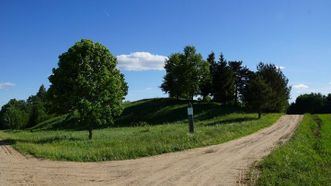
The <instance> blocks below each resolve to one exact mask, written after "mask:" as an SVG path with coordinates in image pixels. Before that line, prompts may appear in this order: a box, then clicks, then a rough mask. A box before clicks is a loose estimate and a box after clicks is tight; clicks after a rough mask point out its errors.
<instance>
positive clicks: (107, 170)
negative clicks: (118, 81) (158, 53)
mask: <svg viewBox="0 0 331 186" xmlns="http://www.w3.org/2000/svg"><path fill="white" fill-rule="evenodd" d="M302 118H303V116H300V115H285V116H282V117H281V118H280V119H279V120H278V121H277V122H276V123H275V124H273V125H272V126H270V127H268V128H265V129H262V130H260V131H258V132H256V133H254V134H251V135H249V136H245V137H242V138H240V139H237V140H233V141H229V142H226V143H223V144H220V145H213V146H208V147H203V148H196V149H191V150H187V151H182V152H175V153H168V154H162V155H158V156H153V157H146V158H140V159H135V160H124V161H106V162H87V163H78V162H65V161H49V160H39V159H36V158H25V157H24V156H22V155H21V154H19V153H18V152H17V151H15V150H14V149H13V148H12V147H10V145H9V144H6V143H3V142H0V185H1V186H2V185H242V183H243V182H242V179H244V178H245V174H246V173H247V171H248V170H249V167H250V166H251V165H252V164H253V163H254V162H256V161H259V160H261V158H263V157H264V156H266V155H268V154H269V153H270V152H271V151H272V149H273V148H274V147H275V146H277V145H278V144H281V143H284V142H285V141H287V140H288V139H289V138H290V137H291V135H292V134H293V131H294V130H295V129H296V127H297V125H298V123H299V122H300V121H301V120H302Z"/></svg>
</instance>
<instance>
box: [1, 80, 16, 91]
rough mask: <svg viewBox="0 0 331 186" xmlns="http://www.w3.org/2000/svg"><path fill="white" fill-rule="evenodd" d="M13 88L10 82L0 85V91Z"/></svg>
mask: <svg viewBox="0 0 331 186" xmlns="http://www.w3.org/2000/svg"><path fill="white" fill-rule="evenodd" d="M13 86H15V84H14V83H10V82H4V83H0V90H4V89H9V88H11V87H13Z"/></svg>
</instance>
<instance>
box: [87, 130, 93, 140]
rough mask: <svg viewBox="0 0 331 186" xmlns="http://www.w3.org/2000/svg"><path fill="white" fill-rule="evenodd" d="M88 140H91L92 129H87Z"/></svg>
mask: <svg viewBox="0 0 331 186" xmlns="http://www.w3.org/2000/svg"><path fill="white" fill-rule="evenodd" d="M88 139H89V140H91V139H92V128H89V129H88Z"/></svg>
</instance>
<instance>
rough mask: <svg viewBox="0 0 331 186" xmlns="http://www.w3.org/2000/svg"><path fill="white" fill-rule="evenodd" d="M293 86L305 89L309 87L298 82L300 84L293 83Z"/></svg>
mask: <svg viewBox="0 0 331 186" xmlns="http://www.w3.org/2000/svg"><path fill="white" fill-rule="evenodd" d="M293 88H295V89H307V88H309V86H308V85H305V84H302V83H300V84H296V85H293Z"/></svg>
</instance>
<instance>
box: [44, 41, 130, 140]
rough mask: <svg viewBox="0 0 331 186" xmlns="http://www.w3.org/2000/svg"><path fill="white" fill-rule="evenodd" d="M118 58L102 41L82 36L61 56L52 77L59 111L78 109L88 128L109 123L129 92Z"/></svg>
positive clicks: (71, 111) (52, 95) (52, 93)
mask: <svg viewBox="0 0 331 186" xmlns="http://www.w3.org/2000/svg"><path fill="white" fill-rule="evenodd" d="M116 64H117V60H116V58H115V57H114V56H113V55H112V54H111V53H110V51H109V50H108V49H107V48H106V47H105V46H103V45H102V44H100V43H94V42H93V41H90V40H81V41H79V42H77V43H76V44H75V45H74V46H72V47H71V48H69V50H68V51H67V52H65V53H63V54H61V55H60V57H59V63H58V68H55V69H53V74H52V75H51V76H50V77H49V81H50V82H51V85H50V88H49V93H50V95H51V98H52V103H53V104H55V105H56V106H57V107H56V108H57V111H58V112H59V113H68V112H69V113H73V112H78V115H79V123H81V124H82V125H83V126H84V127H86V128H87V129H88V131H89V139H91V138H92V129H93V128H95V127H97V126H102V125H109V124H112V123H113V121H114V117H117V116H119V115H120V114H121V112H122V110H123V107H122V101H123V99H124V96H125V95H126V93H127V89H128V87H127V84H126V82H125V80H124V76H123V75H122V74H121V73H120V71H119V70H118V69H117V68H116Z"/></svg>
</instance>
